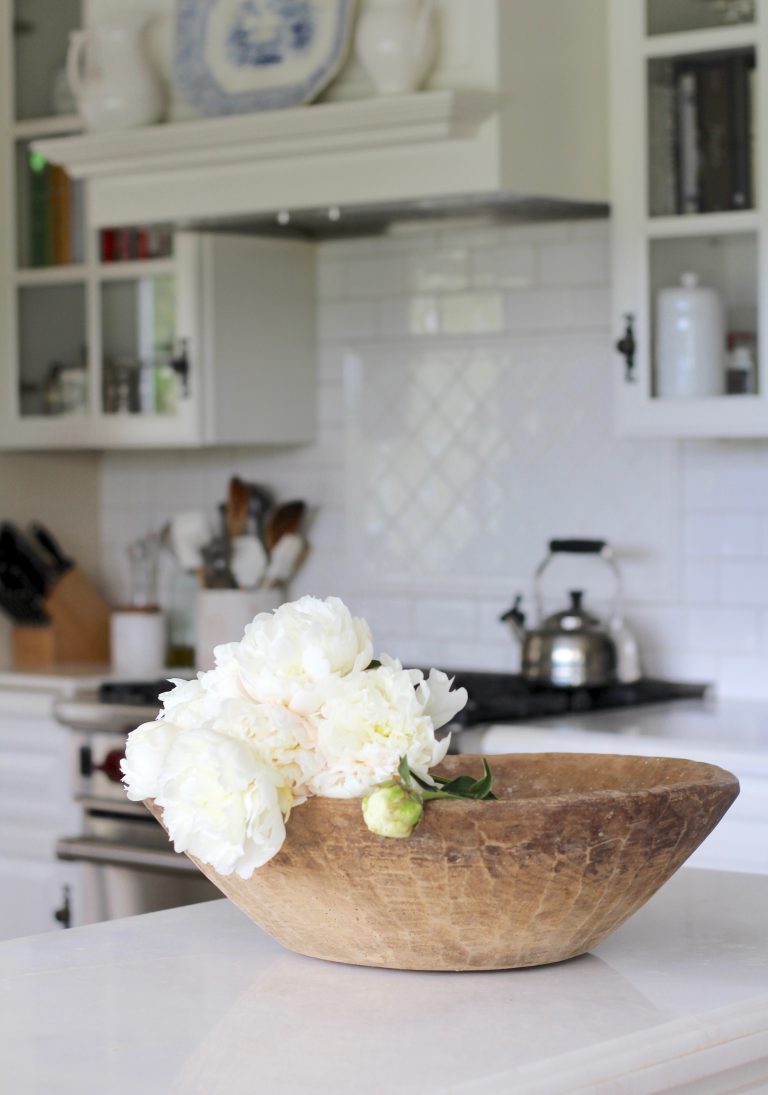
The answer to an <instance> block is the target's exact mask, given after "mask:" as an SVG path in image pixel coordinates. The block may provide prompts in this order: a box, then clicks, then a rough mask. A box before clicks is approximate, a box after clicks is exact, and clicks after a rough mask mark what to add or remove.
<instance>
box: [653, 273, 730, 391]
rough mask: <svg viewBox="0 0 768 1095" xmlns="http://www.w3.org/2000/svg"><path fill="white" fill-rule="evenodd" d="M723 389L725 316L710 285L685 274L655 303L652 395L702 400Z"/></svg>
mask: <svg viewBox="0 0 768 1095" xmlns="http://www.w3.org/2000/svg"><path fill="white" fill-rule="evenodd" d="M724 392H725V320H724V316H723V303H722V301H721V299H720V296H719V294H718V293H717V292H716V291H715V290H714V289H706V288H704V287H702V286H700V285H699V279H698V277H697V275H696V274H693V273H690V272H689V273H685V274H683V275H682V277H681V278H680V287H679V288H678V287H675V288H672V289H662V290H661V291H660V292H659V294H658V297H657V302H656V395H657V396H658V397H659V399H700V398H705V397H707V396H717V395H723V394H724Z"/></svg>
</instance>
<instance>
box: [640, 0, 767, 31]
mask: <svg viewBox="0 0 768 1095" xmlns="http://www.w3.org/2000/svg"><path fill="white" fill-rule="evenodd" d="M754 21H755V0H647V3H646V26H647V32H648V34H675V33H678V32H679V31H685V30H705V29H706V28H707V27H725V26H731V25H733V24H734V23H754Z"/></svg>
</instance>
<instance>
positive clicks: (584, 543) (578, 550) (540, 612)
mask: <svg viewBox="0 0 768 1095" xmlns="http://www.w3.org/2000/svg"><path fill="white" fill-rule="evenodd" d="M548 547H549V554H548V555H546V556H545V558H544V559H542V561H541V562H540V563H539V565H538V566H537V567H536V571H535V573H534V576H533V598H534V602H535V604H536V615H537V618H538V620H539V622H541V620H542V619H543V617H544V604H543V601H542V597H541V576H542V574H543V573H544V571H545V570H546V569H547V567H548V566H549V564H550V563H551V562H552V557H553V556H554V555H599V556H600V557H601V559H603V561H604V562H605V564H606V566H608V567H610V568H611V571H612V573H613V578H614V592H613V609H612V611H611V618H612V619H614V620H616V619H619V618H620V617H621V610H622V602H623V600H624V590H623V586H622V581H621V574H620V573H619V568H618V567H617V566H616V560H615V559H614V557H613V548H612V547H611V546H610V544H609V543H608V541H607V540H579V539H576V538H575V539H571V540H550V541H549V545H548Z"/></svg>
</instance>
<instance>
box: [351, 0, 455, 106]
mask: <svg viewBox="0 0 768 1095" xmlns="http://www.w3.org/2000/svg"><path fill="white" fill-rule="evenodd" d="M355 50H356V53H357V57H358V59H359V61H360V63H361V64H362V66H363V68H364V69H365V71H366V73H367V74H368V77H369V79H370V81H371V83H372V84H373V86H374V88H375V90H376V93H377V94H378V95H405V94H408V92H412V91H416V90H418V88H419V87H421V85H422V83H423V82H424V80H425V78H426V76H427V74H428V72H429V70H430V69H431V67H432V65H433V64H434V60H435V54H436V52H437V36H436V30H435V18H434V0H368V3H367V5H366V7H365V8H364V9H363V12H362V14H361V16H360V19H359V21H358V24H357V30H356V32H355Z"/></svg>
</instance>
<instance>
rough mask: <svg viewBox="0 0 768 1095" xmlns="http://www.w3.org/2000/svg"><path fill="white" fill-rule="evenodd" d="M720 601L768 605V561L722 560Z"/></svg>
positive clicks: (732, 603)
mask: <svg viewBox="0 0 768 1095" xmlns="http://www.w3.org/2000/svg"><path fill="white" fill-rule="evenodd" d="M720 601H721V603H723V604H730V605H747V606H753V605H754V606H764V605H765V606H768V561H760V560H758V561H755V560H744V561H739V562H735V561H734V562H731V561H724V562H723V563H722V564H721V566H720Z"/></svg>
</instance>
